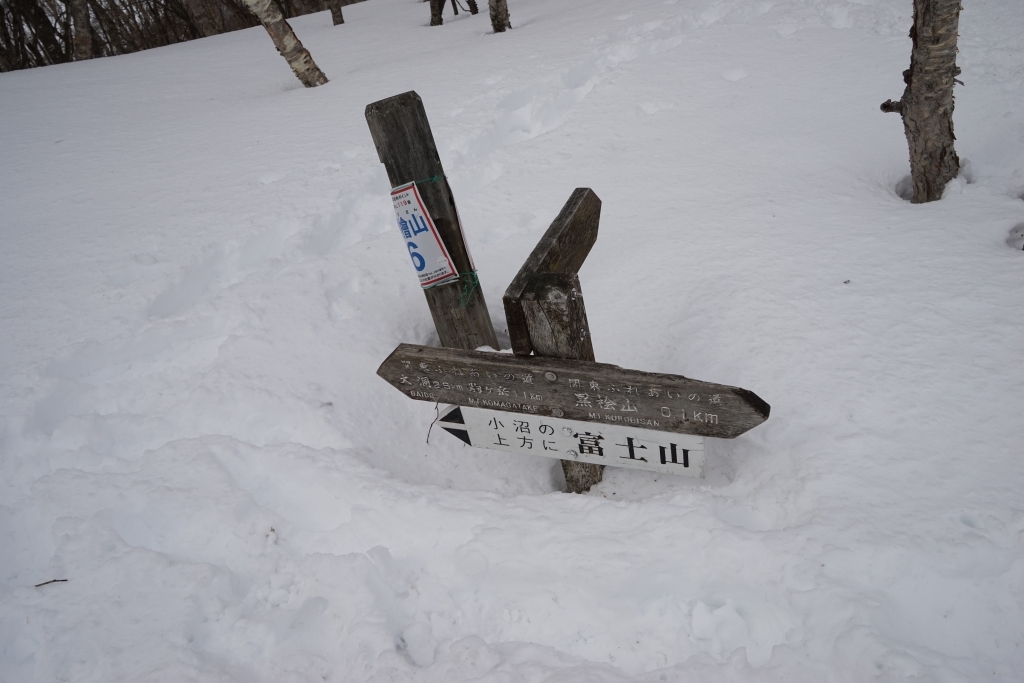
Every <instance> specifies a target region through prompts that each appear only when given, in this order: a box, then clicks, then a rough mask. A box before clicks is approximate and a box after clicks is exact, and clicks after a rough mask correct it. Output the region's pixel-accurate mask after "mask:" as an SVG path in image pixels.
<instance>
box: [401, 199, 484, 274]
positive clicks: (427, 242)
mask: <svg viewBox="0 0 1024 683" xmlns="http://www.w3.org/2000/svg"><path fill="white" fill-rule="evenodd" d="M424 182H426V181H424ZM391 200H392V203H393V204H394V206H395V217H396V218H397V219H398V230H399V232H401V233H402V239H403V240H405V247H406V249H407V250H408V251H409V258H410V259H412V265H413V268H415V269H416V277H417V279H418V280H419V281H420V287H423V288H424V289H426V288H427V287H433V286H434V285H440V284H444V283H445V282H451V281H453V280H458V278H459V274H458V272H457V271H456V269H455V263H454V262H453V261H452V258H451V255H450V254H449V253H448V249H447V248H446V247H445V245H444V240H442V239H441V235H440V234H439V233H438V231H437V226H436V225H434V221H433V219H432V218H431V217H430V214H429V213H427V210H426V207H424V205H423V198H422V197H421V196H420V192H419V190H417V189H416V183H406V184H405V185H402V186H401V187H396V188H393V189H392V190H391ZM413 238H416V241H415V242H413V241H412V240H413ZM470 265H472V262H470Z"/></svg>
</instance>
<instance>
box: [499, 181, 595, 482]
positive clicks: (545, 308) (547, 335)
mask: <svg viewBox="0 0 1024 683" xmlns="http://www.w3.org/2000/svg"><path fill="white" fill-rule="evenodd" d="M600 219H601V200H600V199H599V198H598V196H597V195H596V194H594V191H593V190H591V189H590V188H577V189H576V190H575V191H574V192H573V193H572V195H571V196H570V197H569V201H567V202H566V203H565V206H563V207H562V210H561V211H560V212H559V214H558V216H557V217H556V218H555V220H554V221H553V222H552V223H551V227H549V228H548V230H547V232H545V233H544V236H543V237H542V238H541V240H540V242H538V243H537V246H536V247H534V250H533V252H532V253H531V254H530V256H529V258H527V259H526V263H524V264H523V267H522V268H521V269H520V270H519V273H518V274H517V275H516V277H515V279H514V280H512V284H511V285H509V287H508V289H507V290H506V291H505V296H504V297H503V298H502V301H503V303H504V305H505V316H506V318H507V320H508V331H509V335H510V336H511V338H512V350H513V352H514V353H515V354H516V355H520V356H528V355H530V353H531V351H532V352H533V353H534V354H535V355H537V356H547V357H551V358H569V359H573V360H589V361H593V360H594V345H593V342H592V341H591V337H590V324H589V323H588V322H587V311H586V308H585V306H584V304H583V290H582V289H581V287H580V280H579V276H578V275H577V274H576V272H577V271H578V270H579V269H580V266H582V265H583V261H584V260H585V259H586V258H587V254H589V253H590V249H591V247H593V246H594V242H596V241H597V226H598V222H599V221H600ZM562 472H563V474H565V484H566V488H567V489H568V490H569V492H570V493H586V492H587V491H589V490H590V487H591V486H593V485H594V484H599V483H600V482H601V478H602V477H603V476H604V465H594V464H591V463H586V462H577V461H574V460H563V461H562Z"/></svg>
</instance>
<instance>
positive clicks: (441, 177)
mask: <svg viewBox="0 0 1024 683" xmlns="http://www.w3.org/2000/svg"><path fill="white" fill-rule="evenodd" d="M447 179H448V176H446V175H435V176H430V177H429V178H424V179H423V180H414V181H412V184H413V185H420V184H422V183H439V182H441V181H442V180H447Z"/></svg>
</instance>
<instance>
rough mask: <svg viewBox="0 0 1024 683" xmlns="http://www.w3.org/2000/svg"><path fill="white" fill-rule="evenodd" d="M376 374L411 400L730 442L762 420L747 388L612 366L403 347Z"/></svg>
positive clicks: (764, 413)
mask: <svg viewBox="0 0 1024 683" xmlns="http://www.w3.org/2000/svg"><path fill="white" fill-rule="evenodd" d="M377 374H378V375H379V376H381V377H382V378H384V379H385V380H387V381H388V382H389V383H390V384H391V385H392V386H393V387H395V388H396V389H398V390H399V391H401V392H402V393H403V394H405V395H406V396H408V397H409V398H413V399H416V400H420V401H431V402H436V401H439V402H441V403H450V404H453V405H462V406H475V407H478V408H489V409H491V410H502V411H506V412H512V413H528V414H531V415H548V416H552V417H564V418H566V419H569V420H582V421H584V422H613V423H618V424H623V425H634V426H637V427H643V428H645V429H655V430H658V431H665V432H675V433H679V434H695V435H698V436H710V437H716V438H719V439H732V438H735V437H737V436H739V435H740V434H743V433H744V432H746V431H748V430H750V429H753V428H754V427H756V426H757V425H759V424H761V423H762V422H764V421H765V420H766V419H768V415H769V412H770V407H769V405H768V404H767V403H765V402H764V401H763V400H762V399H761V398H760V397H759V396H757V394H755V393H754V392H752V391H748V390H746V389H740V388H738V387H730V386H726V385H723V384H715V383H712V382H702V381H700V380H695V379H689V378H687V377H683V376H681V375H669V374H662V373H653V372H642V371H639V370H628V369H625V368H620V367H618V366H616V365H609V364H606V363H594V362H589V361H580V360H566V359H560V358H542V357H538V356H529V357H523V356H514V355H512V354H507V353H484V352H479V351H466V350H460V349H445V348H435V347H429V346H417V345H413V344H401V345H399V346H398V348H396V349H395V350H394V352H392V354H391V355H390V356H388V358H387V359H386V360H385V361H384V362H383V363H382V364H381V366H380V368H378V370H377Z"/></svg>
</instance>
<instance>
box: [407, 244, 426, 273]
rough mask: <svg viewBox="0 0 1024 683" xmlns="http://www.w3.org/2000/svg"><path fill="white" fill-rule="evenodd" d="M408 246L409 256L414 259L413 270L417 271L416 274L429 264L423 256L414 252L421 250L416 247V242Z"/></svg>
mask: <svg viewBox="0 0 1024 683" xmlns="http://www.w3.org/2000/svg"><path fill="white" fill-rule="evenodd" d="M406 246H407V247H409V256H411V257H412V265H413V268H415V269H416V272H419V271H421V270H423V269H424V268H425V267H426V265H427V262H426V261H424V260H423V257H422V256H420V255H419V254H417V253H416V252H415V251H413V249H419V247H417V246H416V243H415V242H409V243H408V244H407V245H406Z"/></svg>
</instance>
